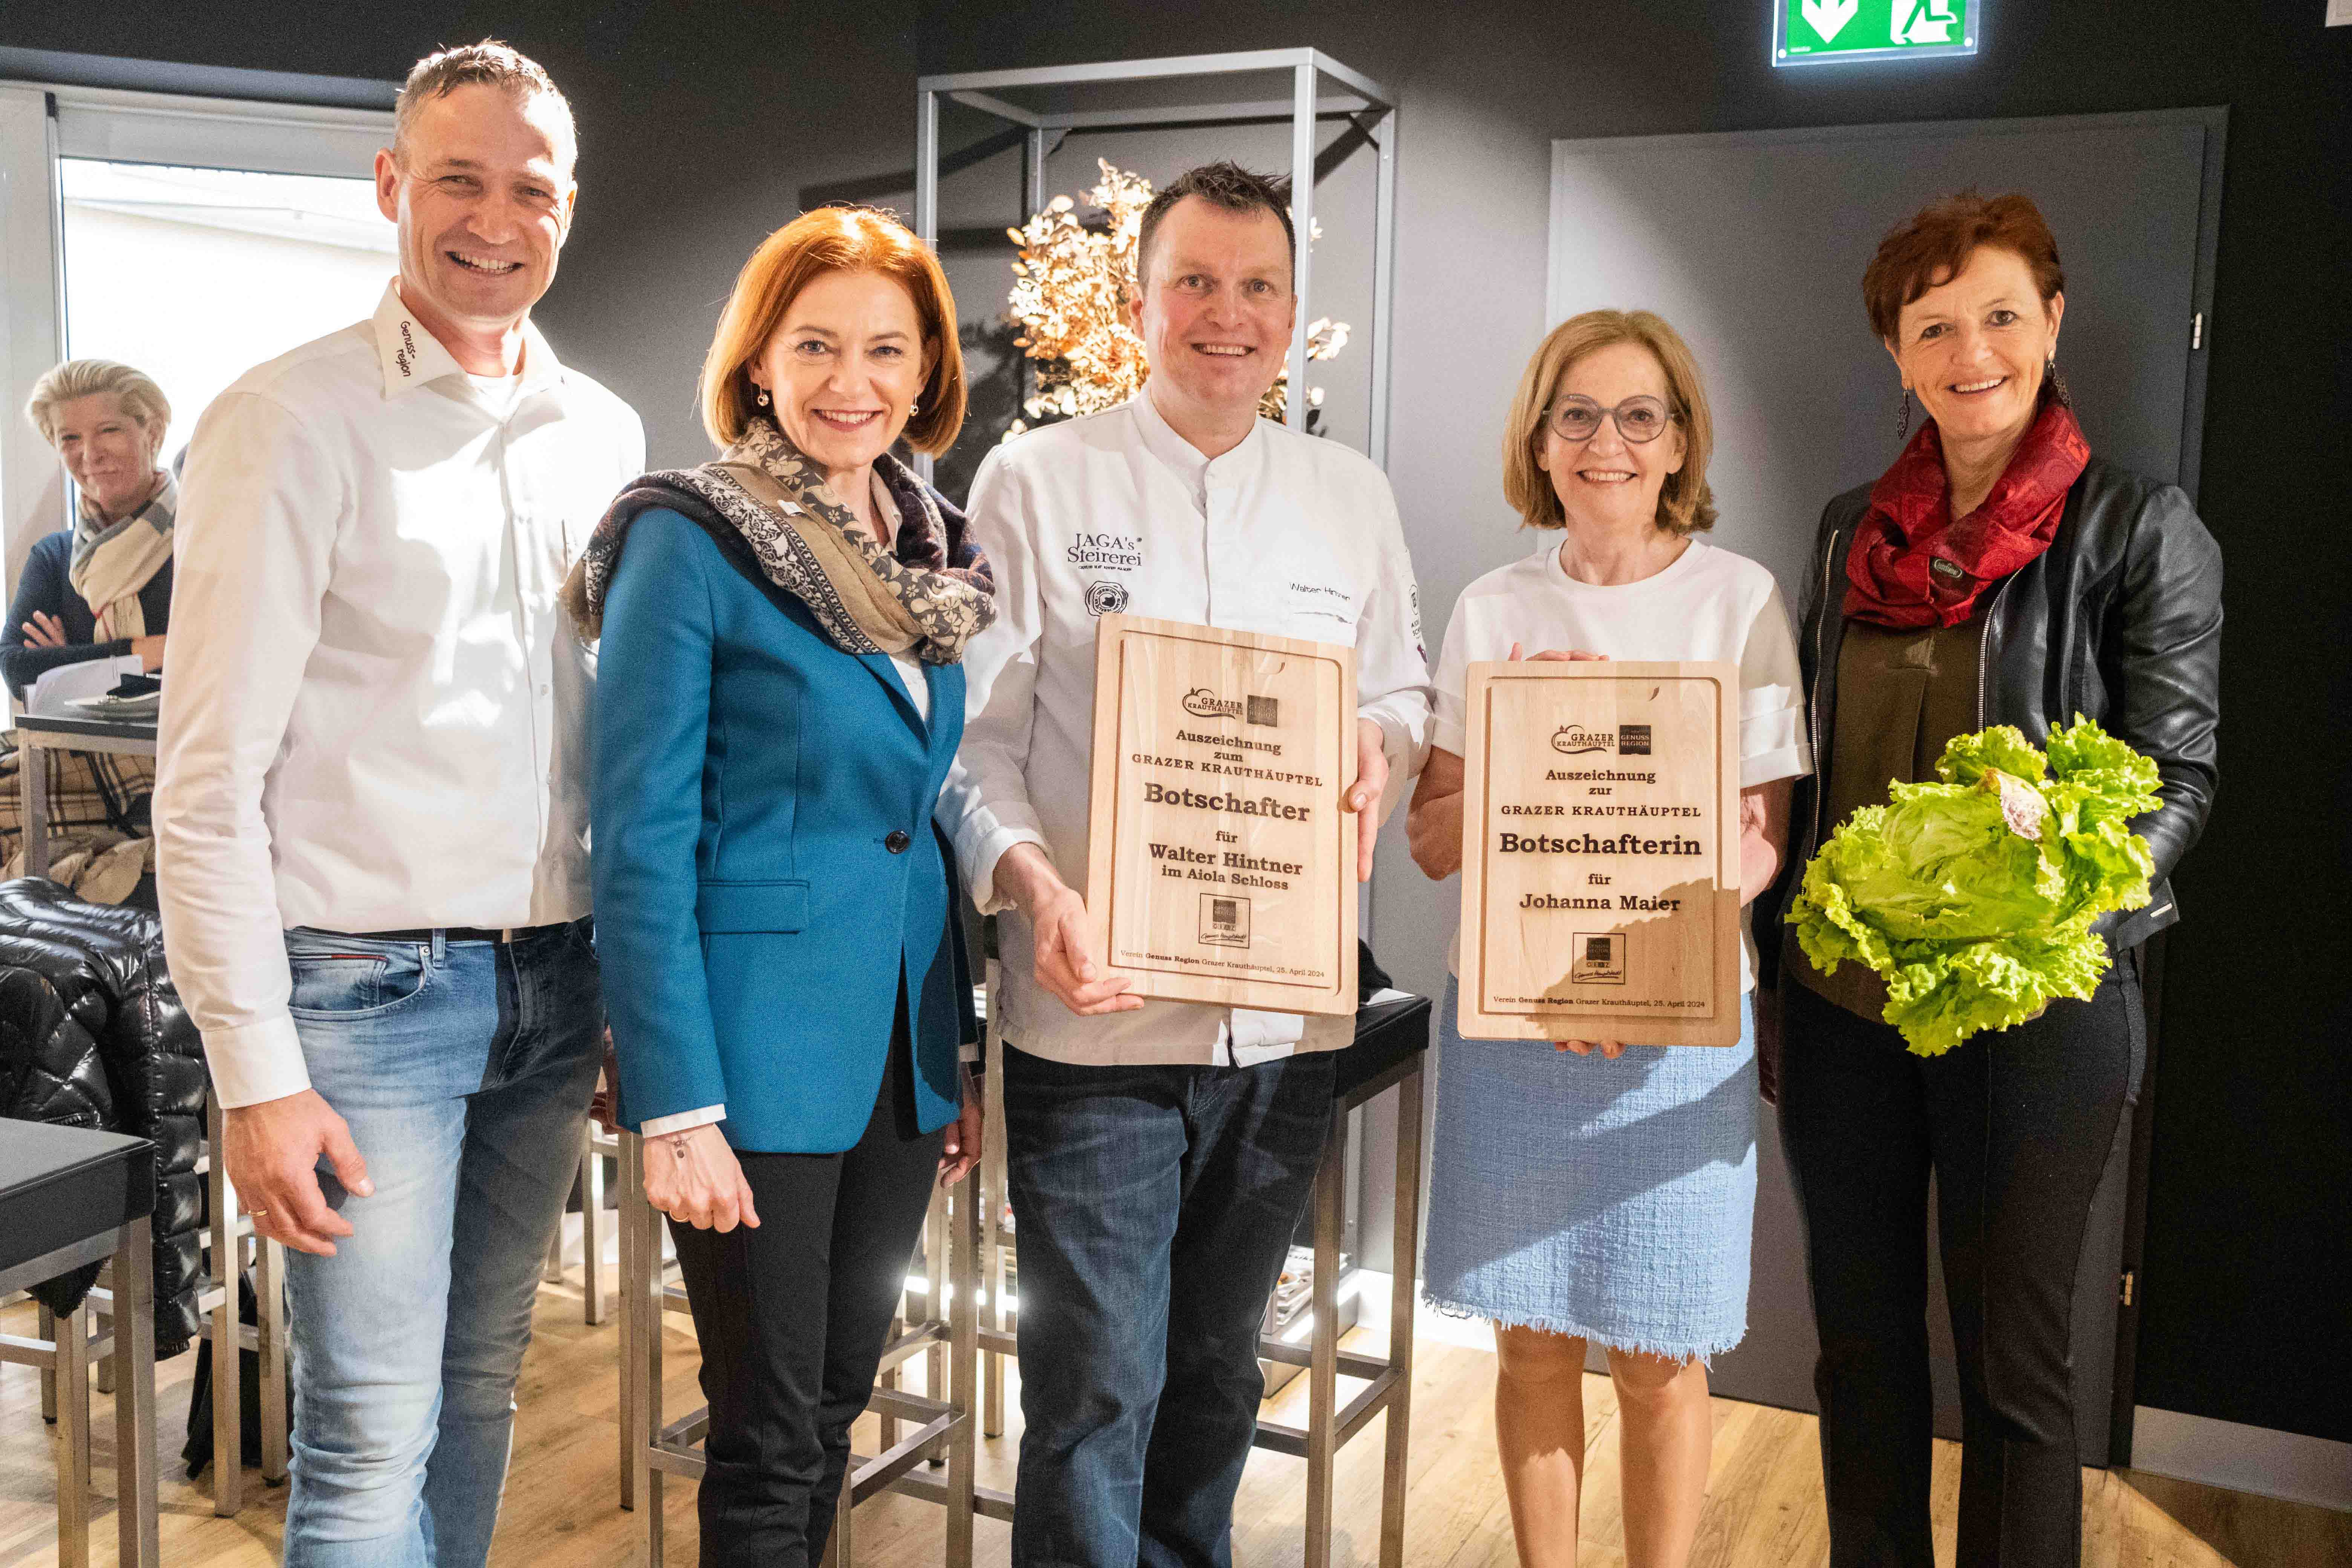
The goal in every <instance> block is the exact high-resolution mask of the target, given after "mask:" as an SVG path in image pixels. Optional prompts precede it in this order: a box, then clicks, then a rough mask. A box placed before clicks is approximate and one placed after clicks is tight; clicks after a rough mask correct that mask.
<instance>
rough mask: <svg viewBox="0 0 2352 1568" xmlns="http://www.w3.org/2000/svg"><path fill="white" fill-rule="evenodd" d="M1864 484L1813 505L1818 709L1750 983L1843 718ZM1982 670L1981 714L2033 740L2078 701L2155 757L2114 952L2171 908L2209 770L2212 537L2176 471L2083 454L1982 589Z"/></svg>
mask: <svg viewBox="0 0 2352 1568" xmlns="http://www.w3.org/2000/svg"><path fill="white" fill-rule="evenodd" d="M1870 491H1871V487H1870V486H1869V485H1863V486H1860V487H1858V488H1856V489H1851V490H1848V491H1846V492H1845V494H1843V495H1842V496H1839V497H1838V498H1837V499H1836V500H1832V501H1831V502H1830V504H1829V506H1828V507H1827V508H1826V509H1825V510H1823V511H1822V528H1821V538H1820V541H1819V542H1818V543H1817V544H1816V545H1815V546H1814V549H1813V562H1812V575H1811V581H1810V583H1809V584H1807V588H1806V609H1805V616H1804V625H1803V629H1802V631H1801V633H1800V635H1799V637H1798V639H1797V641H1798V657H1799V659H1800V661H1801V663H1802V665H1803V667H1804V672H1805V689H1806V692H1807V694H1808V697H1809V699H1810V706H1811V715H1812V742H1813V766H1814V768H1815V769H1816V772H1815V773H1814V775H1813V776H1812V777H1811V778H1809V779H1804V780H1801V781H1800V783H1799V784H1798V786H1797V792H1796V799H1795V804H1794V805H1793V806H1792V808H1791V810H1790V826H1789V855H1788V858H1787V861H1786V862H1785V864H1784V866H1783V868H1782V870H1781V874H1780V882H1779V885H1778V886H1777V887H1775V888H1774V889H1773V890H1772V892H1771V893H1770V894H1769V895H1768V896H1767V897H1765V898H1761V899H1759V900H1757V901H1756V903H1757V909H1758V910H1759V919H1758V921H1757V922H1756V924H1757V928H1758V929H1757V931H1756V939H1757V947H1758V949H1759V956H1760V957H1761V959H1762V966H1761V973H1759V976H1758V981H1759V984H1764V985H1769V984H1772V983H1773V982H1774V981H1775V980H1776V979H1777V978H1778V976H1779V973H1780V967H1779V960H1780V942H1781V940H1782V937H1783V934H1784V933H1785V932H1786V931H1787V930H1788V928H1787V927H1786V926H1785V925H1784V924H1783V923H1782V922H1781V919H1780V917H1781V915H1782V914H1783V913H1784V912H1785V911H1786V910H1787V908H1788V904H1789V900H1790V898H1791V897H1792V896H1793V895H1794V893H1795V890H1796V887H1797V883H1798V881H1799V880H1800V879H1801V877H1802V876H1803V873H1804V868H1805V865H1806V864H1807V862H1809V861H1811V859H1812V858H1813V851H1814V850H1815V849H1816V848H1817V847H1819V846H1820V844H1821V841H1822V838H1823V837H1825V836H1826V835H1827V834H1828V833H1829V831H1830V830H1831V829H1832V827H1834V826H1836V824H1834V823H1828V822H1823V821H1822V820H1821V812H1822V805H1821V799H1822V792H1821V788H1820V785H1821V780H1822V773H1826V772H1827V771H1828V768H1829V765H1830V755H1831V751H1832V746H1831V739H1830V738H1831V735H1832V732H1833V731H1834V728H1835V726H1836V723H1837V668H1838V650H1839V647H1840V645H1841V640H1842V639H1843V637H1844V635H1845V584H1846V575H1845V569H1846V554H1847V552H1848V551H1849V550H1851V549H1852V548H1853V536H1854V530H1855V526H1856V525H1857V524H1858V523H1860V522H1861V521H1862V517H1863V513H1864V510H1867V509H1868V507H1869V505H1870ZM1988 594H1989V595H1990V603H1989V605H1988V607H1987V609H1986V613H1985V630H1984V653H1983V658H1982V662H1981V663H1980V664H1979V666H1978V672H1977V727H1978V728H1979V729H1982V728H1984V727H1985V726H1986V725H1988V724H2014V725H2015V726H2017V728H2019V729H2020V730H2021V731H2024V732H2025V735H2026V737H2027V739H2029V740H2032V741H2033V742H2036V743H2037V744H2038V743H2040V742H2041V740H2042V737H2043V736H2044V735H2046V734H2048V733H2049V732H2050V727H2051V726H2052V725H2053V724H2070V723H2072V722H2074V715H2075V714H2077V713H2083V714H2086V715H2088V716H2089V717H2091V718H2093V719H2095V720H2097V721H2099V723H2100V725H2101V726H2102V727H2104V728H2105V730H2106V731H2107V732H2108V733H2110V734H2112V735H2115V736H2116V737H2118V738H2120V739H2122V740H2125V741H2128V742H2131V744H2132V745H2133V746H2134V747H2135V748H2137V750H2138V751H2140V752H2144V753H2145V754H2147V756H2150V757H2153V758H2154V759H2155V760H2156V764H2157V768H2158V772H2160V773H2162V774H2163V779H2164V782H2163V784H2162V786H2161V788H2160V789H2159V791H2158V793H2159V794H2160V795H2162V796H2163V798H2164V804H2163V805H2161V806H2159V807H2158V809H2156V810H2155V811H2152V812H2150V813H2148V814H2147V816H2143V817H2141V818H2140V819H2139V820H2138V821H2137V822H2136V823H2134V824H2133V826H2134V828H2135V829H2136V830H2137V832H2138V833H2139V834H2140V836H2141V837H2144V838H2146V839H2147V847H2148V849H2149V851H2150V853H2152V854H2153V855H2154V856H2155V857H2156V875H2155V877H2154V878H2152V879H2150V882H2149V897H2148V901H2147V907H2146V908H2144V909H2138V910H2117V911H2116V912H2115V913H2112V914H2110V915H2108V916H2106V917H2105V920H2103V921H2101V922H2100V929H2101V931H2103V932H2104V933H2105V935H2106V937H2107V939H2108V942H2109V945H2110V946H2111V947H2112V948H2113V949H2115V950H2116V951H2117V952H2121V951H2123V950H2124V949H2126V948H2130V947H2136V946H2137V945H2138V944H2139V943H2141V942H2146V941H2147V939H2148V938H2149V937H2151V936H2153V935H2154V934H2156V932H2158V931H2161V930H2163V929H2164V928H2165V927H2166V926H2168V925H2170V924H2171V923H2172V922H2173V921H2176V920H2178V919H2179V918H2180V915H2179V906H2178V904H2177V903H2176V901H2175V900H2174V899H2173V896H2172V880H2171V879H2172V868H2174V867H2175V866H2177V865H2179V863H2180V858H2181V857H2182V856H2183V855H2185V854H2187V853H2188V852H2189V846H2190V845H2192V844H2194V843H2196V842H2197V836H2198V835H2199V834H2200V833H2201V832H2202V831H2203V830H2204V827H2205V814H2206V813H2207V812H2208V811H2209V810H2210V809H2211V807H2212V804H2213V787H2214V784H2215V782H2216V780H2217V778H2218V777H2219V773H2218V767H2217V759H2216V756H2215V751H2216V743H2215V736H2216V733H2217V731H2219V729H2220V724H2221V546H2220V545H2218V544H2216V543H2214V542H2213V536H2212V535H2211V534H2210V533H2209V532H2207V531H2206V530H2205V525H2204V523H2203V522H2201V521H2199V520H2198V516H2197V510H2196V508H2195V507H2194V506H2192V505H2191V504H2190V502H2189V498H2188V496H2186V495H2185V494H2183V493H2182V492H2181V491H2180V489H2179V488H2178V487H2177V486H2173V485H2165V484H2158V483H2156V482H2154V481H2153V480H2149V479H2141V478H2140V477H2139V476H2138V475H2137V474H2133V473H2128V472H2126V470H2124V469H2122V468H2116V467H2115V466H2114V465H2113V464H2111V463H2106V462H2103V461H2101V460H2100V459H2099V458H2092V459H2091V462H2090V466H2089V467H2088V468H2084V470H2083V475H2082V477H2081V478H2080V479H2076V480H2075V481H2074V487H2073V488H2072V489H2069V490H2068V491H2067V492H2066V511H2065V515H2064V516H2063V518H2061V519H2060V520H2059V523H2058V533H2057V537H2056V538H2054V539H2053V540H2052V541H2051V544H2050V548H2049V549H2048V550H2046V551H2044V552H2042V554H2041V555H2039V556H2037V557H2036V558H2035V559H2033V560H2032V561H2031V562H2028V563H2026V564H2025V565H2023V566H2021V567H2020V568H2018V570H2016V571H2015V572H2012V573H2011V574H2010V575H2009V576H2008V577H2006V578H2004V579H2003V580H2002V581H2000V583H1998V584H1994V585H1993V587H1992V588H1990V590H1988Z"/></svg>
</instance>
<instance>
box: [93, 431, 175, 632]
mask: <svg viewBox="0 0 2352 1568" xmlns="http://www.w3.org/2000/svg"><path fill="white" fill-rule="evenodd" d="M179 510H180V486H179V481H177V480H176V479H173V478H172V474H171V470H169V469H168V468H167V469H165V470H163V483H162V484H161V485H159V486H157V487H156V489H155V493H154V494H153V495H152V496H150V497H149V498H148V499H147V504H146V505H144V506H142V507H141V508H140V509H139V510H137V511H134V512H132V513H131V515H130V516H129V517H126V518H124V519H123V520H122V521H121V522H109V521H106V519H105V518H104V517H102V516H100V513H99V510H98V503H97V502H95V501H93V500H90V499H89V495H88V494H87V493H85V494H84V495H83V496H82V498H81V507H80V510H79V511H78V512H77V513H76V514H75V516H74V536H73V564H72V565H71V566H69V567H68V568H67V571H66V579H67V581H68V582H70V583H71V584H73V591H74V592H75V593H77V594H79V595H81V602H82V603H83V604H85V605H89V609H90V614H91V615H93V616H96V617H97V618H98V630H97V632H96V634H95V637H94V640H96V641H98V642H113V641H115V640H116V639H117V638H120V637H145V636H146V635H147V609H146V606H145V605H142V604H141V603H140V602H139V595H140V591H141V590H142V589H143V588H145V587H146V586H147V584H148V580H149V579H151V578H152V577H153V576H154V575H155V574H156V573H158V572H160V571H162V570H163V563H165V562H166V561H169V560H170V559H172V528H173V520H174V519H175V518H176V517H177V515H178V513H179Z"/></svg>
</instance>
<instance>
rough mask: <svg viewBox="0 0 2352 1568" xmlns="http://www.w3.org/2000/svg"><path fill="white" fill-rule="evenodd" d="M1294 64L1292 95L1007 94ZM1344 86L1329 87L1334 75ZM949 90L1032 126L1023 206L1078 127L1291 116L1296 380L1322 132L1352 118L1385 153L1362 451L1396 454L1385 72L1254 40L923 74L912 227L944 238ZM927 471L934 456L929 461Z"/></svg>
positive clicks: (1297, 424) (1295, 401)
mask: <svg viewBox="0 0 2352 1568" xmlns="http://www.w3.org/2000/svg"><path fill="white" fill-rule="evenodd" d="M1268 71H1288V72H1289V73H1290V77H1291V92H1290V97H1289V98H1288V99H1287V100H1282V99H1276V100H1255V101H1240V102H1237V101H1230V100H1228V101H1219V102H1206V103H1192V104H1183V105H1177V106H1167V105H1160V106H1153V107H1149V108H1136V109H1090V110H1045V109H1032V108H1029V107H1026V106H1024V105H1023V104H1020V103H1017V102H1014V101H1012V100H1009V99H1007V98H1004V97H1003V96H1000V95H1002V94H1003V93H1007V92H1019V91H1023V90H1024V89H1027V90H1034V89H1040V88H1045V89H1051V88H1066V87H1102V86H1106V85H1116V84H1118V83H1122V82H1141V81H1162V80H1166V79H1170V78H1215V77H1230V76H1239V75H1248V74H1254V73H1263V72H1268ZM1326 79H1328V80H1329V81H1330V82H1332V83H1334V84H1336V85H1337V87H1338V88H1339V89H1344V90H1340V91H1337V92H1333V93H1330V94H1328V95H1327V94H1325V93H1324V92H1323V91H1322V88H1323V84H1324V82H1325V80H1326ZM942 98H945V99H949V100H952V101H954V102H956V103H960V104H962V105H963V106H964V107H966V108H968V109H976V110H981V111H982V113H985V114H991V115H993V116H995V117H996V118H997V119H999V120H1003V121H1008V122H1009V123H1011V124H1013V125H1016V126H1019V127H1020V128H1021V129H1022V130H1023V131H1024V132H1025V133H1026V134H1025V136H1024V149H1023V165H1022V181H1021V190H1022V206H1023V212H1024V216H1026V215H1027V214H1029V213H1034V212H1035V211H1037V210H1038V208H1040V207H1041V206H1043V205H1045V159H1046V157H1047V155H1048V154H1049V153H1052V152H1053V151H1054V150H1055V149H1056V148H1058V147H1059V146H1060V145H1061V144H1062V142H1063V141H1064V140H1065V139H1066V137H1068V136H1069V135H1070V134H1071V133H1072V132H1085V131H1090V130H1107V129H1118V130H1122V131H1145V130H1167V129H1173V128H1176V127H1181V126H1193V125H1234V124H1264V123H1265V122H1267V121H1281V120H1285V119H1286V120H1288V121H1290V221H1291V225H1292V226H1293V227H1294V228H1295V229H1296V230H1297V234H1298V237H1299V244H1298V247H1297V249H1298V256H1297V262H1296V264H1295V267H1294V275H1293V278H1292V285H1293V288H1294V289H1296V291H1297V296H1298V321H1297V324H1296V325H1295V326H1294V327H1293V328H1292V329H1291V337H1290V356H1289V362H1288V363H1289V364H1290V366H1291V370H1292V376H1293V379H1294V381H1295V382H1296V383H1297V384H1298V385H1299V386H1301V387H1304V385H1305V384H1306V370H1305V366H1306V364H1307V327H1308V324H1309V323H1310V322H1312V321H1314V320H1315V312H1314V310H1313V309H1312V306H1311V301H1312V300H1313V298H1314V296H1313V292H1312V288H1311V285H1312V283H1313V281H1314V261H1315V258H1314V247H1312V246H1311V245H1309V244H1307V237H1308V236H1310V235H1312V234H1313V233H1314V232H1315V182H1316V155H1317V151H1318V149H1317V145H1316V143H1317V138H1318V131H1319V130H1320V128H1321V126H1322V124H1323V123H1324V122H1325V121H1335V120H1344V121H1352V122H1354V124H1355V125H1356V127H1357V128H1358V130H1359V131H1360V132H1361V133H1362V134H1363V136H1364V138H1365V139H1366V141H1368V142H1370V144H1371V145H1372V146H1373V147H1374V148H1375V149H1376V150H1377V151H1378V153H1379V155H1380V165H1379V170H1378V176H1377V178H1378V186H1377V191H1376V195H1375V196H1374V198H1373V217H1372V322H1371V344H1370V355H1371V365H1370V384H1371V411H1370V419H1369V421H1368V424H1367V426H1366V437H1365V455H1366V456H1368V457H1370V458H1371V460H1372V461H1373V462H1374V463H1375V464H1377V465H1378V466H1380V467H1381V468H1386V467H1387V466H1388V423H1389V388H1388V370H1389V334H1390V299H1391V294H1392V293H1393V289H1392V288H1391V284H1392V281H1393V278H1394V273H1395V270H1396V143H1397V109H1396V95H1395V94H1394V93H1392V92H1391V91H1390V90H1389V89H1387V88H1385V87H1382V86H1381V84H1380V83H1379V82H1377V81H1374V80H1373V79H1371V78H1370V77H1368V76H1366V75H1364V74H1363V73H1362V72H1360V71H1358V70H1355V69H1353V68H1349V67H1348V66H1346V65H1343V64H1341V63H1340V62H1339V61H1338V60H1335V59H1333V58H1331V57H1330V56H1328V55H1327V54H1325V53H1323V52H1322V51H1321V50H1319V49H1306V48H1298V49H1245V50H1240V51H1236V52H1234V53H1229V54H1216V55H1172V56H1168V57H1166V58H1159V59H1143V60H1109V61H1104V62H1101V63H1098V64H1094V65H1075V66H1037V67H1033V68H1028V69H1024V70H992V71H954V72H949V73H947V74H944V75H936V76H926V77H920V78H919V79H917V80H916V83H915V106H916V108H915V232H916V233H917V234H919V235H920V236H921V237H922V238H923V240H924V242H925V243H926V244H929V245H932V246H934V247H936V245H937V244H938V239H939V216H940V100H941V99H942ZM1284 420H1285V423H1286V424H1288V425H1289V426H1291V427H1292V428H1294V429H1303V428H1305V426H1306V423H1307V398H1306V396H1305V395H1303V393H1302V395H1299V396H1296V397H1293V398H1291V399H1290V400H1289V403H1288V406H1287V408H1286V410H1285V413H1284ZM922 466H923V468H925V469H926V471H928V468H929V461H928V459H926V460H925V462H924V464H923V465H922Z"/></svg>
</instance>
